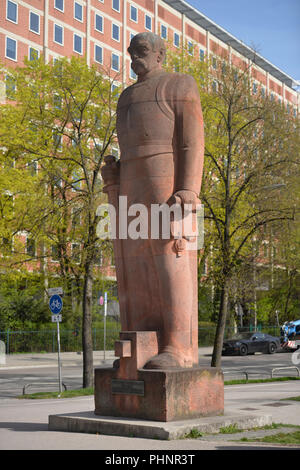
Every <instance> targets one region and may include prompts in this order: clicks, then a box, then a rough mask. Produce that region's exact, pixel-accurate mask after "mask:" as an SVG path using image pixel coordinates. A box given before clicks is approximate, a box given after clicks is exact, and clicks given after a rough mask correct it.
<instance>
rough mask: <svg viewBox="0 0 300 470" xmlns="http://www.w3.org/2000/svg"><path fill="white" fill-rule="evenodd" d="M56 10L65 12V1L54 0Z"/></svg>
mask: <svg viewBox="0 0 300 470" xmlns="http://www.w3.org/2000/svg"><path fill="white" fill-rule="evenodd" d="M54 8H56V9H57V10H60V11H64V0H54Z"/></svg>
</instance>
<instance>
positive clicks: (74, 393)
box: [18, 387, 94, 400]
mask: <svg viewBox="0 0 300 470" xmlns="http://www.w3.org/2000/svg"><path fill="white" fill-rule="evenodd" d="M85 395H94V388H93V387H90V388H79V389H78V390H65V391H64V392H61V393H59V392H37V393H28V394H25V395H19V396H18V398H20V399H31V400H41V399H43V398H74V397H81V396H85Z"/></svg>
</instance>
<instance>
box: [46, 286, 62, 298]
mask: <svg viewBox="0 0 300 470" xmlns="http://www.w3.org/2000/svg"><path fill="white" fill-rule="evenodd" d="M47 294H48V295H49V297H51V296H52V295H63V294H64V291H63V288H62V287H49V289H47Z"/></svg>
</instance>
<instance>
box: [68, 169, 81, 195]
mask: <svg viewBox="0 0 300 470" xmlns="http://www.w3.org/2000/svg"><path fill="white" fill-rule="evenodd" d="M81 180H82V178H81V175H80V173H79V171H78V170H77V171H76V170H74V171H73V173H72V183H71V184H72V191H74V192H76V191H77V190H80V182H81Z"/></svg>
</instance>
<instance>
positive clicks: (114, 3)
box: [112, 0, 120, 12]
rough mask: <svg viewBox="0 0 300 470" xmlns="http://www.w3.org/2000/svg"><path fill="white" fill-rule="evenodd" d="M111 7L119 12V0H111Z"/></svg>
mask: <svg viewBox="0 0 300 470" xmlns="http://www.w3.org/2000/svg"><path fill="white" fill-rule="evenodd" d="M112 9H113V10H116V11H118V12H120V0H112Z"/></svg>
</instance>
